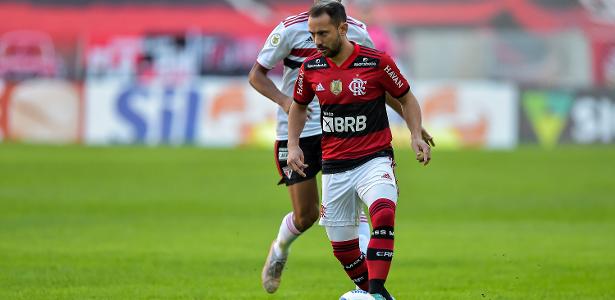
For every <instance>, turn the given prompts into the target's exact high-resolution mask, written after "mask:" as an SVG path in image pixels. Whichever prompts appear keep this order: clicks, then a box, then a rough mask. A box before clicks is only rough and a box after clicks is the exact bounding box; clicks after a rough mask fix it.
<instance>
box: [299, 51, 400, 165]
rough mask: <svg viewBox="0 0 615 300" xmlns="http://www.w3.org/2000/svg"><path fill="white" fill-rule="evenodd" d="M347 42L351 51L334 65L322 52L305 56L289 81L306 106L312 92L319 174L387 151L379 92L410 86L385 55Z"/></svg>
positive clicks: (382, 96) (389, 150) (386, 128)
mask: <svg viewBox="0 0 615 300" xmlns="http://www.w3.org/2000/svg"><path fill="white" fill-rule="evenodd" d="M353 46H354V51H353V53H352V55H350V57H348V59H347V60H346V61H345V62H344V63H343V64H342V65H340V66H337V65H336V64H335V63H334V62H333V61H331V60H330V59H329V58H327V57H325V56H323V55H322V54H317V55H313V56H311V57H309V58H307V59H306V60H305V62H304V63H303V65H302V66H301V69H300V70H299V75H298V77H297V81H296V83H295V90H294V99H295V102H297V103H299V104H302V105H307V104H309V103H310V101H312V99H313V98H314V96H317V97H318V101H319V104H320V108H321V116H320V122H321V126H322V133H323V137H322V157H323V173H336V172H342V171H345V170H349V169H352V168H354V167H356V166H358V165H360V164H362V163H364V162H365V161H367V160H369V159H371V158H374V157H378V156H386V155H392V147H391V139H392V137H391V130H390V129H389V121H388V118H387V114H386V108H385V94H386V92H388V93H389V94H390V95H391V96H393V97H395V98H400V97H403V96H404V95H406V94H407V93H408V92H409V91H410V86H409V84H408V81H407V80H406V79H405V78H404V77H403V76H402V75H401V73H400V72H399V69H398V68H397V65H396V64H395V62H394V61H393V59H391V57H390V56H389V55H387V54H386V53H384V52H381V51H378V50H374V49H372V48H368V47H364V46H360V45H357V44H355V43H353Z"/></svg>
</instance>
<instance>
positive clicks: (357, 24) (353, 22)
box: [346, 16, 367, 30]
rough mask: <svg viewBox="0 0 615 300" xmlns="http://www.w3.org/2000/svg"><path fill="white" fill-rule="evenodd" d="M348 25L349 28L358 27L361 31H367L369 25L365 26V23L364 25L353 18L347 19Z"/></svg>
mask: <svg viewBox="0 0 615 300" xmlns="http://www.w3.org/2000/svg"><path fill="white" fill-rule="evenodd" d="M346 23H348V26H349V27H350V26H354V27H358V28H359V29H361V30H367V25H365V23H363V22H361V21H359V20H357V19H355V18H353V17H351V16H348V17H347V18H346ZM350 28H352V27H350Z"/></svg>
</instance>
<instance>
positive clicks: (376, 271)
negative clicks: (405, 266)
mask: <svg viewBox="0 0 615 300" xmlns="http://www.w3.org/2000/svg"><path fill="white" fill-rule="evenodd" d="M369 215H370V216H371V219H372V226H373V231H372V238H371V239H370V241H369V246H368V248H367V268H368V270H369V280H370V281H372V280H377V281H382V282H384V281H385V280H386V279H387V276H388V275H389V268H390V267H391V260H393V244H394V241H395V240H394V239H395V231H394V228H393V227H394V225H395V202H393V201H391V200H389V199H384V198H383V199H378V200H376V202H374V203H373V204H372V205H371V206H370V207H369Z"/></svg>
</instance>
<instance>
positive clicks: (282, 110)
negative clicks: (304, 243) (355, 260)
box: [249, 0, 431, 293]
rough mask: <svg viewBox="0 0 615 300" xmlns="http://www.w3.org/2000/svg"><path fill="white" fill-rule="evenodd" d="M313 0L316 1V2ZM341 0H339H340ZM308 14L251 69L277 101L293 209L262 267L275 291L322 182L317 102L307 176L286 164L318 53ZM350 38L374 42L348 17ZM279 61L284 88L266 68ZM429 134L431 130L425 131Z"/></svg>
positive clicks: (283, 29)
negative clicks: (304, 83) (307, 72)
mask: <svg viewBox="0 0 615 300" xmlns="http://www.w3.org/2000/svg"><path fill="white" fill-rule="evenodd" d="M317 2H318V0H317V1H315V3H317ZM338 2H340V1H338ZM307 20H308V13H307V12H304V13H301V14H298V15H295V16H291V17H288V18H286V19H285V20H284V21H282V22H281V23H280V24H279V25H278V26H277V27H276V28H275V29H274V30H273V31H272V32H271V34H270V35H269V37H268V38H267V41H266V42H265V45H264V47H263V49H262V50H261V52H260V53H259V55H258V57H257V62H256V64H254V67H253V68H252V70H251V71H250V74H249V81H250V84H251V85H252V86H253V87H254V88H255V89H256V90H257V91H258V92H259V93H261V94H262V95H263V96H265V97H267V98H268V99H269V100H271V101H273V102H274V103H276V104H277V105H278V106H279V107H278V112H277V129H276V142H275V158H276V165H277V169H278V173H279V174H280V178H281V179H280V182H279V184H286V186H287V188H288V191H289V195H290V199H291V202H292V207H293V211H292V212H290V213H288V214H287V215H286V216H285V217H284V218H283V219H282V222H281V224H280V227H279V230H278V234H277V237H276V239H275V240H274V241H273V243H272V244H271V247H270V249H269V254H268V256H267V259H266V261H265V265H264V267H263V272H262V284H263V287H264V288H265V290H266V291H267V292H269V293H274V292H275V291H276V290H277V289H278V287H279V285H280V280H281V276H282V271H283V269H284V265H285V263H286V260H287V257H288V253H289V249H290V246H291V244H292V243H293V241H294V240H295V239H296V238H297V237H299V236H300V235H301V234H302V233H303V232H305V231H306V230H307V229H308V228H310V227H311V226H312V224H314V222H315V221H316V220H317V219H318V216H319V208H318V204H319V198H318V186H317V183H316V178H315V176H316V175H317V174H318V172H320V170H321V160H322V157H321V145H320V143H321V134H322V130H321V127H320V107H319V105H318V102H317V101H313V102H312V103H310V104H309V108H308V110H309V111H310V113H309V118H307V122H306V124H305V128H304V129H303V131H302V132H301V135H300V144H301V147H302V149H303V151H304V154H305V159H306V162H308V163H309V165H310V167H308V168H307V169H306V170H305V174H306V176H305V177H303V176H299V175H298V174H297V173H296V172H293V171H292V169H291V168H290V167H288V166H287V164H286V155H287V149H288V147H287V143H288V110H289V109H290V105H291V103H292V102H293V101H292V91H293V87H294V85H295V81H296V80H297V74H298V71H299V67H301V64H302V63H303V62H304V61H305V58H306V57H308V56H311V55H313V54H316V53H317V49H316V45H315V44H314V40H313V39H312V36H311V35H310V33H309V32H308V27H307ZM347 23H348V31H347V37H348V39H350V40H352V41H355V42H356V43H358V44H360V45H365V46H368V47H373V43H372V41H371V39H370V37H369V34H368V33H367V30H366V26H365V24H363V23H362V22H360V21H358V20H355V19H353V18H351V17H348V18H347ZM279 62H283V64H284V73H283V77H282V87H281V89H278V88H277V87H276V85H275V84H274V83H273V81H272V80H271V79H270V78H269V77H267V73H268V72H269V71H270V70H271V69H273V68H274V67H275V65H276V64H278V63H279ZM387 103H388V104H389V105H390V106H391V107H392V108H393V109H394V110H395V111H397V112H398V113H399V114H401V106H400V105H399V103H398V102H397V101H396V100H393V99H392V98H389V99H387ZM423 133H424V135H425V138H426V139H431V137H430V136H429V134H428V133H427V132H426V131H424V132H423ZM360 219H361V222H360V226H359V228H360V230H359V232H360V234H359V237H360V241H361V243H360V245H361V249H362V250H363V251H367V243H368V242H369V236H370V229H369V224H368V221H367V217H366V216H365V215H364V214H362V215H361V218H360Z"/></svg>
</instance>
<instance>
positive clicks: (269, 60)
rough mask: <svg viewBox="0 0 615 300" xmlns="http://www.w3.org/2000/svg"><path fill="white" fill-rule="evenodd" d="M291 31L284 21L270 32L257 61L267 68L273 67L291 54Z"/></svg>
mask: <svg viewBox="0 0 615 300" xmlns="http://www.w3.org/2000/svg"><path fill="white" fill-rule="evenodd" d="M289 35H290V34H289V32H288V30H287V29H286V27H285V26H284V23H280V24H279V25H278V26H277V27H276V28H275V29H274V30H273V31H272V32H271V33H270V34H269V37H268V38H267V41H266V42H265V45H264V46H263V49H261V52H260V53H259V54H258V57H257V58H256V61H257V62H258V63H259V64H260V65H261V66H263V67H265V68H267V69H273V68H274V67H275V65H276V64H277V63H279V62H280V61H282V60H283V59H284V58H286V57H287V56H288V55H289V54H290V50H291V47H290V37H289Z"/></svg>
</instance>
